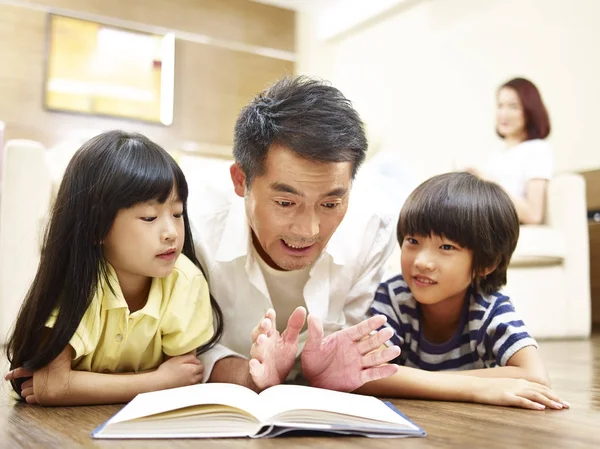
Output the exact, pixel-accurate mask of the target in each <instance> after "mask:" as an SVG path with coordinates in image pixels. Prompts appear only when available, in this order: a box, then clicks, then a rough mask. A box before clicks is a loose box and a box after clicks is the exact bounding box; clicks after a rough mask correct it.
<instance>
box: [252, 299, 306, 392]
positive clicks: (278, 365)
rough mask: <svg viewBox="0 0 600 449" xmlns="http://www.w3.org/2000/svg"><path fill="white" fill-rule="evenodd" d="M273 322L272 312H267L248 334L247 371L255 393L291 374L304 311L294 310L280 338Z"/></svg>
mask: <svg viewBox="0 0 600 449" xmlns="http://www.w3.org/2000/svg"><path fill="white" fill-rule="evenodd" d="M275 318H276V316H275V310H273V309H269V310H267V313H266V314H265V316H264V318H263V319H262V320H261V322H260V323H259V324H258V326H256V327H255V328H254V329H253V330H252V335H251V337H252V347H251V348H250V356H251V357H252V359H251V360H250V362H249V369H250V375H251V376H252V381H253V382H254V384H255V385H256V386H257V388H258V389H259V390H264V389H265V388H269V387H272V386H273V385H278V384H280V383H282V382H283V381H284V380H285V378H286V377H287V376H288V374H289V373H290V371H291V370H292V367H293V366H294V361H295V360H296V354H297V353H298V336H299V335H300V331H301V330H302V327H303V326H304V320H305V319H306V309H305V308H304V307H298V308H296V310H294V312H293V313H292V314H291V315H290V318H289V319H288V323H287V327H286V329H285V330H284V331H283V333H282V334H279V332H278V331H277V329H276V328H275V322H276V321H275Z"/></svg>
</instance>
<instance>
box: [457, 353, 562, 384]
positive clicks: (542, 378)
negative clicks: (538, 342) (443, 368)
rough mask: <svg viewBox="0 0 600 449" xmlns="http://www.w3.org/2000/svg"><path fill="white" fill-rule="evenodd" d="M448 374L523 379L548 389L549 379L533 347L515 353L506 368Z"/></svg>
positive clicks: (499, 367)
mask: <svg viewBox="0 0 600 449" xmlns="http://www.w3.org/2000/svg"><path fill="white" fill-rule="evenodd" d="M448 374H461V375H464V376H475V377H504V378H507V377H509V378H513V379H525V380H528V381H530V382H536V383H538V384H541V385H545V386H546V387H548V388H550V387H551V385H550V378H549V377H548V373H547V372H546V369H545V368H544V364H543V363H542V359H541V357H540V355H539V353H538V350H537V348H536V347H535V346H527V347H525V348H523V349H521V350H519V351H517V352H516V353H515V354H514V355H513V356H512V357H511V358H510V359H509V360H508V363H507V366H498V367H495V368H484V369H474V370H467V371H448Z"/></svg>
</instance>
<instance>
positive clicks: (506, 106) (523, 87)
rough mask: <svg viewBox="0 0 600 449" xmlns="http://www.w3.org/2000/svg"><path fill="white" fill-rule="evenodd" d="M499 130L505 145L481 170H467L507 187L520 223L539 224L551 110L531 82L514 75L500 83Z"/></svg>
mask: <svg viewBox="0 0 600 449" xmlns="http://www.w3.org/2000/svg"><path fill="white" fill-rule="evenodd" d="M496 132H497V133H498V135H499V136H500V137H501V138H502V139H503V140H504V148H503V149H502V150H501V151H499V152H497V153H496V154H494V155H493V156H492V157H490V158H488V160H487V161H486V163H485V164H484V165H483V166H482V167H481V169H480V170H477V169H469V170H467V171H469V172H471V173H473V174H475V175H477V176H479V177H481V178H484V179H487V180H490V181H495V182H497V183H498V184H500V185H501V186H502V187H504V189H505V190H506V191H507V192H508V194H509V195H510V197H511V199H512V200H513V202H514V204H515V207H516V209H517V214H518V216H519V221H520V222H521V223H524V224H539V223H541V222H542V221H543V219H544V206H545V198H546V189H547V186H548V180H549V179H550V177H551V176H552V171H553V157H552V150H551V148H550V146H549V145H548V143H547V142H546V140H545V139H546V137H548V134H550V120H549V118H548V112H547V110H546V107H545V106H544V102H543V101H542V97H541V95H540V92H539V91H538V89H537V87H536V86H535V85H534V84H533V83H532V82H531V81H529V80H527V79H524V78H515V79H512V80H510V81H508V82H506V83H504V84H503V85H502V86H500V88H499V89H498V93H497V110H496Z"/></svg>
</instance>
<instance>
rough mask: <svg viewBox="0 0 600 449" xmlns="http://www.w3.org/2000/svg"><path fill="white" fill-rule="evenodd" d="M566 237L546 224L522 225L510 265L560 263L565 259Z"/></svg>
mask: <svg viewBox="0 0 600 449" xmlns="http://www.w3.org/2000/svg"><path fill="white" fill-rule="evenodd" d="M565 253H566V251H565V238H564V235H563V234H562V233H560V232H559V231H558V230H556V229H553V228H551V227H549V226H544V225H522V226H521V229H520V233H519V242H518V243H517V248H516V249H515V252H514V253H513V256H512V259H511V262H510V266H511V267H514V266H541V265H559V264H562V263H563V261H564V260H565Z"/></svg>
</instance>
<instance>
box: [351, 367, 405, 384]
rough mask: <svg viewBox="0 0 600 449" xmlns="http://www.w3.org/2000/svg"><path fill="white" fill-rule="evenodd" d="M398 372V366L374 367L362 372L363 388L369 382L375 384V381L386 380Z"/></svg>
mask: <svg viewBox="0 0 600 449" xmlns="http://www.w3.org/2000/svg"><path fill="white" fill-rule="evenodd" d="M397 372H398V365H380V366H374V367H373V368H369V369H365V370H362V371H361V373H360V380H361V382H362V384H361V385H358V386H357V387H356V388H359V387H361V386H362V385H364V384H366V383H367V382H373V381H374V380H380V379H385V378H386V377H390V376H393V375H394V374H396V373H397Z"/></svg>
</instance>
